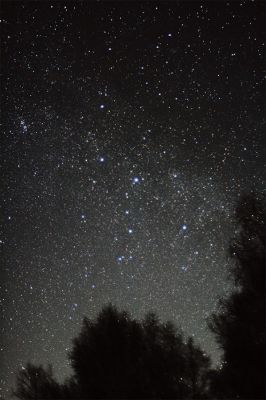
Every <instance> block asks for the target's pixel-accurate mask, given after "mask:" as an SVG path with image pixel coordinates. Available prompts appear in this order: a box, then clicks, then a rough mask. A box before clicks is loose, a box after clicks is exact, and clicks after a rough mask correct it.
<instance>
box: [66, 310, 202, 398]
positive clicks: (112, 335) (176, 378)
mask: <svg viewBox="0 0 266 400" xmlns="http://www.w3.org/2000/svg"><path fill="white" fill-rule="evenodd" d="M188 354H190V356H191V359H193V360H194V364H195V366H196V367H195V368H194V375H193V378H194V380H193V384H194V386H193V385H192V380H191V376H192V375H191V371H190V370H189V367H190V364H189V363H188V362H187V359H186V357H187V356H188ZM69 357H70V361H71V365H72V367H73V370H74V379H75V380H76V382H77V385H78V387H79V389H80V393H79V396H80V397H83V398H180V399H185V398H192V395H193V394H197V396H198V395H201V396H203V397H204V394H205V392H206V387H207V380H205V381H204V378H203V377H204V373H205V372H203V371H205V368H206V367H207V365H208V362H209V360H208V358H207V357H206V356H204V355H203V353H202V352H201V350H200V349H199V348H196V347H194V344H193V342H192V341H190V342H189V345H187V344H185V342H184V340H183V337H182V334H181V332H177V331H176V329H175V327H174V326H173V324H171V323H166V324H163V323H160V321H159V320H158V318H157V316H156V315H155V314H153V313H150V314H148V315H147V316H146V318H145V319H144V320H143V321H140V322H138V321H136V320H134V319H131V318H130V317H129V315H128V314H127V313H125V312H118V311H117V309H116V308H115V307H113V306H111V305H108V306H107V307H104V308H103V310H102V311H101V312H100V314H99V315H98V317H97V319H96V320H95V321H91V320H88V319H87V318H85V319H84V321H83V326H82V330H81V333H80V335H79V336H78V337H77V338H75V339H74V341H73V350H72V351H71V353H70V355H69ZM204 383H205V384H204Z"/></svg>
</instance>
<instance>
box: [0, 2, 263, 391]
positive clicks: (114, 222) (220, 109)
mask: <svg viewBox="0 0 266 400" xmlns="http://www.w3.org/2000/svg"><path fill="white" fill-rule="evenodd" d="M264 21H265V5H264V4H263V3H262V2H257V1H241V2H239V1H233V2H207V1H203V2H199V1H196V2H182V1H181V2H180V1H175V2H174V1H173V2H102V1H99V2H82V1H81V2H73V1H72V2H61V1H60V2H23V1H20V2H3V4H2V17H1V25H2V35H1V36H2V43H1V46H2V71H1V72H2V93H1V94H2V100H3V101H2V104H3V106H2V109H3V111H4V112H3V117H2V140H3V141H2V157H1V164H2V168H1V170H2V173H1V180H2V183H1V187H2V212H1V237H0V246H1V253H2V255H1V258H2V260H3V263H2V268H1V287H0V290H1V309H2V315H3V319H2V320H3V324H2V328H1V349H0V350H1V368H0V370H1V376H0V378H1V392H2V393H3V394H4V395H5V396H6V394H7V393H8V391H9V388H10V386H11V385H12V384H13V382H14V375H15V373H16V371H17V369H18V368H21V367H23V365H25V363H26V362H27V361H32V362H36V363H44V364H46V363H48V362H51V363H52V364H53V367H54V371H55V375H56V376H57V377H58V378H59V379H63V378H64V377H65V376H67V375H68V374H69V373H70V369H69V366H68V361H67V356H66V354H67V351H68V350H69V349H70V347H71V339H72V338H73V337H74V336H75V335H76V334H77V333H78V332H79V329H80V326H81V321H82V318H83V316H84V315H87V316H88V317H92V316H94V315H95V314H96V313H97V312H98V311H99V310H100V309H101V307H102V306H103V305H104V304H106V303H107V302H112V303H113V304H115V305H117V306H118V308H119V309H126V310H128V311H130V312H131V313H132V315H134V316H136V317H138V318H142V317H143V316H144V314H145V313H146V312H148V311H150V310H154V311H156V312H157V313H158V315H159V316H160V318H161V319H163V320H164V319H171V320H173V321H174V322H175V323H176V324H177V325H179V326H180V327H181V328H182V329H183V330H184V332H185V334H186V335H193V336H194V337H195V340H196V341H197V342H199V343H200V344H201V346H202V347H203V348H204V350H205V351H206V352H207V353H208V354H210V355H211V356H212V358H213V361H214V362H217V361H218V359H219V352H218V350H217V346H216V344H215V341H214V338H213V336H212V334H211V333H210V332H209V331H208V328H207V324H206V318H207V317H208V316H209V315H210V313H211V312H213V311H214V310H215V307H216V305H217V299H218V298H219V297H221V296H225V295H226V294H228V293H229V292H230V290H231V288H232V283H231V281H230V280H228V279H227V267H228V263H229V262H230V260H229V259H228V257H227V253H226V251H227V247H228V240H229V238H230V237H231V236H232V235H233V234H234V232H235V226H234V223H233V220H232V218H231V217H232V213H233V210H234V204H235V201H236V199H237V198H238V196H239V195H240V193H241V191H244V190H251V189H256V190H259V191H262V190H264V188H265V179H264V175H263V171H264V170H263V168H264V161H265V154H264V150H263V149H264V144H265V142H264V127H265V116H264V106H265V98H264V96H265V89H264V81H265V63H264V61H265V58H264V46H265V42H264V40H265V27H264Z"/></svg>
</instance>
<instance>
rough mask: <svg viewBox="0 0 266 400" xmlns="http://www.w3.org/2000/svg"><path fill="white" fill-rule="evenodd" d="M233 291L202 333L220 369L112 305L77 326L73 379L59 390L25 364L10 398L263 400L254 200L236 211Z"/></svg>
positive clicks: (44, 372) (261, 279) (152, 318)
mask: <svg viewBox="0 0 266 400" xmlns="http://www.w3.org/2000/svg"><path fill="white" fill-rule="evenodd" d="M236 219H237V222H238V225H239V232H238V234H237V237H236V238H235V239H234V240H233V241H232V242H231V244H230V254H231V256H232V257H233V259H234V260H235V262H234V263H233V265H232V269H231V271H230V272H231V275H232V277H233V279H234V280H235V290H234V291H233V293H232V294H231V295H230V296H229V297H228V298H227V299H224V300H221V301H220V308H219V311H218V312H217V313H216V314H214V315H212V317H211V318H210V320H209V327H210V329H211V330H212V331H213V332H214V334H215V337H216V339H217V343H218V344H219V345H220V347H221V349H222V351H223V359H222V368H219V369H217V370H214V369H211V366H210V359H209V357H208V356H207V355H206V354H204V352H203V351H202V350H201V349H200V348H199V347H198V346H197V345H195V344H194V342H193V340H192V338H189V339H188V340H187V341H185V340H184V338H183V336H182V332H181V331H179V330H177V329H176V328H175V326H174V325H173V324H172V323H171V322H167V323H161V322H160V321H159V320H158V318H157V316H156V315H155V314H153V313H150V314H148V315H147V316H146V317H145V318H144V320H142V321H137V320H135V319H132V318H131V317H130V316H129V315H128V314H127V313H126V312H119V311H118V310H117V309H116V308H115V307H113V306H112V305H108V306H106V307H104V308H103V309H102V311H101V312H100V313H99V315H98V316H97V318H96V319H95V320H89V319H87V318H85V319H84V321H83V325H82V329H81V332H80V334H79V335H78V336H77V337H76V338H75V339H74V340H73V347H72V350H71V352H70V353H69V359H70V363H71V366H72V369H73V375H72V376H71V378H69V379H68V380H66V381H65V382H64V383H63V384H59V383H58V382H57V381H56V380H55V379H54V377H53V373H52V368H51V367H47V368H44V367H42V366H35V365H32V364H28V365H27V366H26V368H24V369H23V370H21V371H19V373H18V374H17V382H16V387H15V389H14V390H13V394H14V395H15V396H16V397H17V398H19V399H21V400H28V399H34V400H37V399H96V398H98V399H104V398H105V399H107V398H112V399H113V398H120V399H121V398H124V399H125V398H135V399H146V398H147V399H148V398H162V399H205V398H211V399H215V398H216V399H219V398H223V399H228V398H230V399H264V398H265V223H266V208H265V205H264V203H263V202H261V201H259V200H258V199H257V198H256V197H255V196H244V197H242V199H241V201H240V202H239V205H238V207H237V209H236Z"/></svg>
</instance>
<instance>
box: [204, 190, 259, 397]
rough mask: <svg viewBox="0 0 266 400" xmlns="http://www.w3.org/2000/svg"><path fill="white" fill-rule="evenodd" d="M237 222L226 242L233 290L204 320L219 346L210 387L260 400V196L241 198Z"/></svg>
mask: <svg viewBox="0 0 266 400" xmlns="http://www.w3.org/2000/svg"><path fill="white" fill-rule="evenodd" d="M236 220H237V223H238V227H239V231H238V234H237V236H236V238H235V239H234V240H233V241H232V242H231V245H230V255H231V257H232V258H233V260H234V263H233V265H232V269H231V271H230V272H231V275H232V277H233V279H234V281H235V284H236V289H235V290H234V292H233V293H232V294H231V296H230V297H229V298H227V299H225V300H221V301H220V311H219V312H218V313H217V314H214V315H213V316H212V318H211V320H210V323H209V326H210V328H211V330H212V331H213V332H214V334H215V336H216V339H217V342H218V344H219V345H220V347H221V349H222V350H223V367H222V369H221V371H219V373H216V374H215V375H214V376H213V379H212V389H213V391H214V393H215V394H216V396H217V397H221V398H234V399H265V398H266V396H265V377H266V375H265V266H266V264H265V226H266V225H265V224H266V208H265V199H263V198H260V199H259V198H258V197H256V196H255V195H244V196H242V198H241V199H240V201H239V204H238V207H237V208H236Z"/></svg>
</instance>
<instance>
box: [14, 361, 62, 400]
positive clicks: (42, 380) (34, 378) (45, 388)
mask: <svg viewBox="0 0 266 400" xmlns="http://www.w3.org/2000/svg"><path fill="white" fill-rule="evenodd" d="M12 394H13V395H14V396H16V397H17V398H19V399H21V400H26V399H32V400H37V399H59V398H61V397H62V393H61V388H60V385H59V384H58V383H57V382H56V381H55V380H54V378H53V371H52V367H51V366H50V365H49V366H48V367H47V369H45V368H44V367H42V366H41V365H39V366H35V365H33V364H31V363H28V364H27V365H26V367H25V368H23V369H21V370H20V371H19V373H18V374H17V377H16V389H15V390H14V391H13V392H12Z"/></svg>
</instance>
